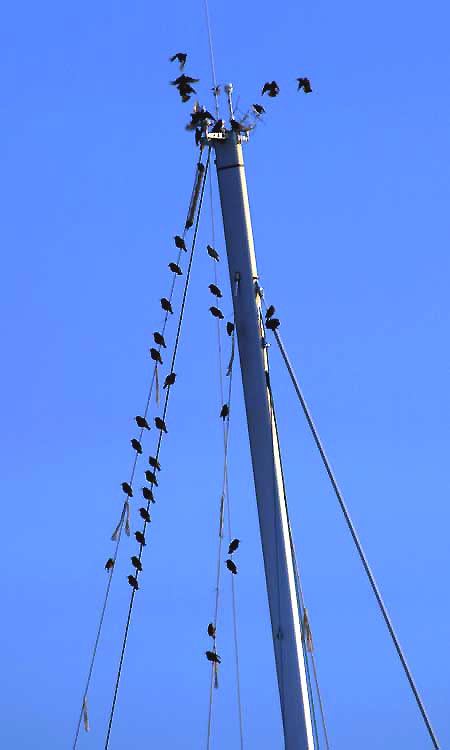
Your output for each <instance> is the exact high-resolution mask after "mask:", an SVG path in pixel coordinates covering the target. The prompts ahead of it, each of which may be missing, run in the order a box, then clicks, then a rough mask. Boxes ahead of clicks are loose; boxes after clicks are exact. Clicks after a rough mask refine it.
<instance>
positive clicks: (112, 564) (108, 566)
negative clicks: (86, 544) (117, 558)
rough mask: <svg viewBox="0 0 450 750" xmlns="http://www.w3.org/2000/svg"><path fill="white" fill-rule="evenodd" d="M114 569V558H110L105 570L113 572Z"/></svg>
mask: <svg viewBox="0 0 450 750" xmlns="http://www.w3.org/2000/svg"><path fill="white" fill-rule="evenodd" d="M113 567H114V560H113V559H112V557H108V559H107V561H106V565H105V570H108V571H109V570H112V569H113Z"/></svg>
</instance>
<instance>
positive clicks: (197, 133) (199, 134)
mask: <svg viewBox="0 0 450 750" xmlns="http://www.w3.org/2000/svg"><path fill="white" fill-rule="evenodd" d="M202 138H203V133H202V131H201V129H200V128H196V129H195V145H196V146H201V144H202Z"/></svg>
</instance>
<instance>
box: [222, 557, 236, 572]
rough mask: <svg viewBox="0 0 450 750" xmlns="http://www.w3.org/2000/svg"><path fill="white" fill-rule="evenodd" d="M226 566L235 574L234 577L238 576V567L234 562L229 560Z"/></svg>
mask: <svg viewBox="0 0 450 750" xmlns="http://www.w3.org/2000/svg"><path fill="white" fill-rule="evenodd" d="M225 565H226V566H227V568H228V570H229V571H230V573H233V575H236V573H237V567H236V565H235V564H234V562H233V560H227V561H226V562H225Z"/></svg>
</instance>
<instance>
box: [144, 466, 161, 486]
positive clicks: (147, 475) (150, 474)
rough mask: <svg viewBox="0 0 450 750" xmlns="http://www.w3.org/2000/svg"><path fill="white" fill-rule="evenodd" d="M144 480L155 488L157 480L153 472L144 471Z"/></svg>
mask: <svg viewBox="0 0 450 750" xmlns="http://www.w3.org/2000/svg"><path fill="white" fill-rule="evenodd" d="M145 478H146V480H147V482H150V484H154V485H155V487H157V486H158V480H157V478H156V474H155V473H154V472H153V471H148V470H147V471H146V472H145Z"/></svg>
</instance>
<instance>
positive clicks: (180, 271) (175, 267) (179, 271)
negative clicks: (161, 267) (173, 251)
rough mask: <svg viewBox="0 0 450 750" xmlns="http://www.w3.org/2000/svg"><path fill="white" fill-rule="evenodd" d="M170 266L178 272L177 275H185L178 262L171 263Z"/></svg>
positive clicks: (174, 271)
mask: <svg viewBox="0 0 450 750" xmlns="http://www.w3.org/2000/svg"><path fill="white" fill-rule="evenodd" d="M169 268H170V270H171V271H173V273H176V275H177V276H182V275H183V271H182V270H181V268H180V266H179V265H178V264H177V263H169Z"/></svg>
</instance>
